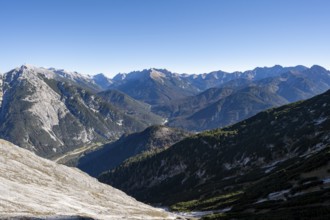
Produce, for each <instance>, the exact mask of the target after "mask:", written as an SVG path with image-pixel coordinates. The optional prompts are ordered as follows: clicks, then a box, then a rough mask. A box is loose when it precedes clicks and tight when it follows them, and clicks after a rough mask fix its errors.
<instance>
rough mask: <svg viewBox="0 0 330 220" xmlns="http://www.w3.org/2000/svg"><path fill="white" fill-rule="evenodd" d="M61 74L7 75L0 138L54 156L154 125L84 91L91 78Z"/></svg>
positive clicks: (26, 71) (20, 71) (31, 70)
mask: <svg viewBox="0 0 330 220" xmlns="http://www.w3.org/2000/svg"><path fill="white" fill-rule="evenodd" d="M58 72H59V71H57V70H56V71H53V70H47V69H44V68H36V67H30V66H22V67H20V68H16V69H14V70H12V71H10V72H8V73H6V74H4V76H3V101H2V105H1V109H0V136H1V137H2V138H4V139H6V140H9V141H12V142H13V143H15V144H17V145H19V146H21V147H24V148H27V149H29V150H32V151H34V152H36V153H37V154H38V155H41V156H44V157H48V158H50V157H52V156H55V155H61V154H63V153H65V152H67V151H70V150H72V149H75V148H77V147H82V146H84V145H88V144H90V143H93V142H100V141H101V142H102V141H111V140H115V139H117V138H119V137H120V136H121V135H122V134H124V133H125V132H132V131H140V130H142V129H144V128H146V127H147V126H150V125H151V124H150V122H149V123H148V122H145V121H142V120H139V119H137V118H134V117H131V116H129V115H127V114H125V113H124V112H121V111H120V110H119V109H118V108H116V107H114V106H113V105H111V103H109V102H106V101H104V100H103V99H102V98H100V97H98V96H97V95H96V93H94V92H93V91H91V90H90V89H89V88H90V87H91V86H85V87H82V83H84V84H87V83H88V82H89V81H88V80H87V79H88V78H85V77H82V76H79V75H78V74H77V73H75V74H73V75H68V74H67V73H66V74H61V73H63V72H61V73H58ZM63 76H64V80H63V79H62V78H63Z"/></svg>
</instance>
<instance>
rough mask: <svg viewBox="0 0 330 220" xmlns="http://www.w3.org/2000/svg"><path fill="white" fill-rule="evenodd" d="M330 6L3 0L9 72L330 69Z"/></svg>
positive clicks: (292, 1) (316, 0)
mask: <svg viewBox="0 0 330 220" xmlns="http://www.w3.org/2000/svg"><path fill="white" fill-rule="evenodd" d="M329 11H330V1H329V0H0V72H2V73H3V72H6V71H8V70H10V69H12V68H14V67H17V66H20V65H22V64H24V63H27V64H32V65H36V66H44V67H56V68H64V69H67V70H71V71H78V72H82V73H85V74H96V73H99V72H103V73H105V74H107V75H108V76H113V75H114V74H117V73H119V72H130V71H133V70H141V69H145V68H150V67H156V68H166V69H169V70H171V71H174V72H179V73H204V72H210V71H212V70H224V71H235V70H247V69H253V68H254V67H256V66H273V65H275V64H280V65H284V66H292V65H298V64H302V65H306V66H311V65H313V64H319V65H322V66H324V67H326V68H327V69H330V40H329V39H330V13H329Z"/></svg>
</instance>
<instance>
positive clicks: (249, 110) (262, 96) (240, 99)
mask: <svg viewBox="0 0 330 220" xmlns="http://www.w3.org/2000/svg"><path fill="white" fill-rule="evenodd" d="M296 69H300V68H297V67H296ZM258 78H261V77H260V76H259V77H258ZM329 88H330V72H329V71H327V70H326V69H324V68H322V67H320V66H313V67H311V68H310V69H308V68H304V69H303V70H302V71H298V70H291V71H289V72H285V73H281V74H280V75H277V76H272V77H268V78H263V79H260V80H248V79H244V78H242V79H235V80H231V81H229V82H227V83H225V84H223V85H222V87H220V88H212V89H208V90H206V91H204V92H202V93H200V94H198V95H196V96H192V97H187V98H184V99H181V100H174V101H172V102H170V103H167V104H164V105H158V106H154V107H153V111H154V112H156V113H158V114H160V115H163V116H164V117H168V118H169V122H168V125H169V126H174V127H180V128H184V129H188V130H197V131H201V130H207V129H214V128H218V127H223V126H226V125H230V124H233V123H236V122H238V121H241V120H243V119H246V118H248V117H251V116H253V115H255V114H256V113H258V112H260V111H262V110H265V109H267V108H270V107H276V106H280V105H283V104H287V103H291V102H294V101H298V100H303V99H307V98H310V97H312V96H314V95H317V94H320V93H322V92H324V91H326V90H327V89H329Z"/></svg>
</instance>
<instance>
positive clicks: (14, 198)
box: [0, 140, 176, 220]
mask: <svg viewBox="0 0 330 220" xmlns="http://www.w3.org/2000/svg"><path fill="white" fill-rule="evenodd" d="M0 170H1V172H0V179H1V181H0V200H1V202H0V218H1V219H71V220H73V219H77V220H78V219H106V220H118V219H175V218H176V217H175V216H174V215H172V214H170V213H166V212H164V211H161V210H160V209H155V208H152V207H151V206H148V205H145V204H143V203H141V202H138V201H136V200H135V199H133V198H131V197H129V196H127V195H126V194H125V193H123V192H121V191H119V190H117V189H114V188H112V187H111V186H107V185H104V184H101V183H99V182H98V181H97V180H96V179H94V178H91V177H90V176H88V175H86V174H84V173H83V172H81V171H79V170H77V169H73V168H69V167H66V166H63V165H59V164H57V163H54V162H52V161H49V160H46V159H43V158H40V157H38V156H36V155H35V154H33V153H31V152H29V151H27V150H25V149H22V148H19V147H17V146H14V145H13V144H11V143H9V142H7V141H4V140H0Z"/></svg>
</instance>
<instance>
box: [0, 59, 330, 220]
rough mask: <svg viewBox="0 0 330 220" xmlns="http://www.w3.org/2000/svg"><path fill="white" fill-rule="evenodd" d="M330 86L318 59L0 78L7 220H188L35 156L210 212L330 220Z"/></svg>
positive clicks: (32, 70) (33, 72)
mask: <svg viewBox="0 0 330 220" xmlns="http://www.w3.org/2000/svg"><path fill="white" fill-rule="evenodd" d="M329 89H330V71H328V70H326V69H324V68H323V67H321V66H317V65H314V66H312V67H310V68H307V67H304V66H295V67H282V66H279V65H276V66H274V67H270V68H268V67H264V68H256V69H254V70H250V71H245V72H233V73H227V72H223V71H215V72H211V73H205V74H194V75H188V74H177V73H172V72H170V71H168V70H166V69H155V68H152V69H145V70H143V71H134V72H131V73H128V74H118V75H116V76H115V77H114V78H112V79H110V78H108V77H106V76H105V75H103V74H97V75H95V76H87V75H82V74H80V73H77V72H69V71H65V70H62V69H56V68H49V69H46V68H39V67H34V66H29V65H23V66H21V67H18V68H15V69H13V70H11V71H9V72H7V73H4V74H3V75H0V100H1V102H0V138H2V139H5V140H6V141H5V140H0V151H1V152H0V161H1V163H0V170H1V172H0V178H1V181H0V182H1V183H0V185H1V187H0V199H1V201H2V202H1V204H0V212H1V214H0V218H2V217H3V218H14V219H15V218H16V219H17V218H18V219H19V218H31V219H35V218H48V219H54V218H55V219H58V218H64V219H86V218H87V219H89V218H97V219H99V218H100V219H118V218H132V219H136V218H137V219H163V218H164V219H173V218H180V217H178V216H175V215H170V214H168V213H166V212H163V211H161V210H159V209H153V208H151V207H149V206H147V205H144V204H141V203H139V202H137V201H135V200H134V199H132V198H130V197H128V196H127V195H125V194H124V193H122V192H120V191H118V190H115V189H113V188H111V187H110V186H106V185H104V184H100V183H99V182H97V181H96V180H95V179H93V178H91V177H89V176H87V175H86V174H83V173H82V172H80V171H78V170H77V169H74V168H68V167H66V166H62V165H58V164H56V163H54V162H51V161H49V160H46V159H42V158H40V157H39V156H41V157H44V158H48V159H51V160H54V161H56V162H58V163H65V164H69V165H71V166H77V167H78V168H80V169H81V170H83V171H85V172H87V173H88V174H90V175H92V176H95V177H98V179H99V180H100V181H101V182H104V183H106V184H110V185H112V186H114V187H117V188H120V189H122V190H123V191H125V192H126V193H128V194H129V195H131V196H133V197H135V198H136V199H138V200H141V201H143V202H147V203H149V204H156V205H162V206H166V207H168V209H170V210H172V211H178V212H191V211H199V212H201V213H204V214H203V215H206V214H211V215H208V216H205V217H204V219H281V218H282V219H283V218H284V219H294V218H298V219H304V218H305V219H310V218H319V219H322V218H323V219H324V218H326V219H327V218H328V217H330V216H329V213H330V210H329V208H328V206H329V204H330V203H329V201H330V188H329V187H330V185H329V184H330V180H329V179H330V175H329V172H330V171H329V170H330V168H329V160H330V155H329V143H330V133H329V132H330V131H329V129H330V127H329V125H330V122H329V114H330V112H329V105H330V103H329V100H330V90H329ZM327 90H328V91H327ZM311 97H313V98H311ZM299 100H305V101H299ZM296 101H298V102H296ZM289 103H291V104H289ZM7 141H10V142H12V143H14V144H15V145H18V146H20V147H21V148H26V149H28V150H30V151H32V152H33V153H34V154H33V153H31V152H29V151H27V150H24V149H20V148H19V147H17V146H14V145H13V144H11V143H9V142H7ZM35 154H36V155H35ZM41 191H42V192H41ZM40 204H43V205H42V206H41V205H40ZM63 207H64V208H63ZM126 211H127V212H126ZM109 213H110V214H109ZM212 213H213V214H212Z"/></svg>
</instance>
